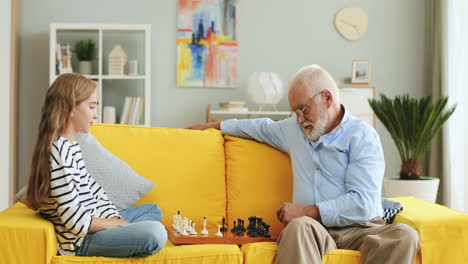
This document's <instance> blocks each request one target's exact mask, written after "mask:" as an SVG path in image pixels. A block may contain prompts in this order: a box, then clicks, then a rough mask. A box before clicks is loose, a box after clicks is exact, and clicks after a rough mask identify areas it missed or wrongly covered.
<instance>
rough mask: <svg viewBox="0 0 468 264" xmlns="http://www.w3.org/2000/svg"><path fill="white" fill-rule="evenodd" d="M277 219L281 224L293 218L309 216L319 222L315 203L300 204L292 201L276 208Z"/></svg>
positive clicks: (318, 213)
mask: <svg viewBox="0 0 468 264" xmlns="http://www.w3.org/2000/svg"><path fill="white" fill-rule="evenodd" d="M276 216H277V217H278V220H279V221H280V222H281V223H283V224H285V225H286V224H288V223H289V222H291V221H292V220H293V219H294V218H298V217H301V216H309V217H312V218H314V219H315V220H317V221H318V222H321V219H320V212H319V210H318V208H317V206H315V205H308V206H302V205H298V204H293V203H284V204H282V205H281V206H280V207H279V208H278V209H277V210H276Z"/></svg>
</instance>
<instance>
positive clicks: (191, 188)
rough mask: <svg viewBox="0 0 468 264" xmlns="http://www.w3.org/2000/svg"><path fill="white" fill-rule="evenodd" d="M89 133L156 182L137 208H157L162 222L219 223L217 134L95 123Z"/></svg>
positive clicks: (222, 203)
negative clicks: (176, 217)
mask: <svg viewBox="0 0 468 264" xmlns="http://www.w3.org/2000/svg"><path fill="white" fill-rule="evenodd" d="M91 133H92V134H93V135H94V136H95V137H96V138H97V139H98V140H99V142H101V144H102V145H103V146H104V147H105V148H107V149H108V150H109V151H110V152H112V153H113V154H114V155H116V156H117V157H119V158H120V159H122V160H123V161H125V162H126V163H127V164H128V165H129V166H130V167H132V168H133V169H134V170H135V171H136V172H137V173H138V174H140V175H142V176H144V177H145V178H147V179H149V180H151V181H152V182H154V183H156V187H154V188H153V189H152V190H151V191H149V192H148V193H147V194H146V195H145V196H144V197H143V198H142V199H141V200H140V201H139V202H138V203H137V204H142V203H148V202H153V203H157V204H158V205H159V206H160V207H161V209H162V212H163V223H164V224H165V225H166V226H167V225H172V223H173V219H172V216H173V215H175V214H176V213H177V211H178V210H180V211H181V213H182V215H183V216H186V217H189V218H190V219H192V220H194V221H197V222H198V223H197V226H200V224H199V223H201V221H202V219H203V217H204V216H206V217H207V218H208V220H209V221H215V220H216V221H218V220H219V219H221V218H222V217H223V216H224V215H225V212H226V184H225V180H224V174H225V173H224V172H225V171H224V148H223V143H224V140H223V137H222V134H221V132H220V131H217V130H205V131H195V130H186V129H173V128H152V127H135V126H125V125H109V124H96V125H94V126H93V127H92V128H91ZM122 195H125V194H122Z"/></svg>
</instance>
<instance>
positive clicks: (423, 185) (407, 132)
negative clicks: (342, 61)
mask: <svg viewBox="0 0 468 264" xmlns="http://www.w3.org/2000/svg"><path fill="white" fill-rule="evenodd" d="M447 101H448V98H447V97H442V98H440V99H439V100H437V101H435V102H432V97H431V96H425V97H422V98H421V99H419V100H418V99H414V98H410V97H409V95H403V96H397V97H395V98H394V99H389V98H388V97H386V96H385V95H383V94H381V95H380V100H376V99H369V104H370V106H371V107H372V110H373V111H374V113H375V114H376V116H377V118H378V119H379V120H380V121H381V122H382V124H383V125H384V126H385V128H387V130H388V132H389V133H390V135H391V136H392V138H393V141H394V142H395V145H396V147H397V149H398V152H399V153H400V158H401V168H400V177H399V178H398V177H397V178H384V184H383V187H384V192H385V196H386V197H397V196H415V197H418V198H420V199H424V200H428V201H431V202H435V199H436V196H437V189H438V186H439V179H438V178H435V177H422V176H421V165H420V162H421V158H422V157H423V155H424V154H425V153H426V152H427V151H428V149H429V147H430V146H431V141H432V139H434V137H435V136H437V134H438V133H439V132H440V129H441V128H442V125H443V124H444V123H445V122H446V121H447V120H448V118H449V117H450V116H451V115H452V114H453V112H454V111H455V108H456V105H455V106H452V107H450V108H449V109H447V110H445V106H446V105H447Z"/></svg>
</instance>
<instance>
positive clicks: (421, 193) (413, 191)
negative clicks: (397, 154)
mask: <svg viewBox="0 0 468 264" xmlns="http://www.w3.org/2000/svg"><path fill="white" fill-rule="evenodd" d="M438 188H439V179H438V178H434V177H421V179H420V180H400V178H398V177H392V178H384V181H383V189H384V196H385V197H387V198H390V197H401V196H414V197H416V198H419V199H423V200H426V201H429V202H433V203H434V202H435V200H436V198H437V190H438Z"/></svg>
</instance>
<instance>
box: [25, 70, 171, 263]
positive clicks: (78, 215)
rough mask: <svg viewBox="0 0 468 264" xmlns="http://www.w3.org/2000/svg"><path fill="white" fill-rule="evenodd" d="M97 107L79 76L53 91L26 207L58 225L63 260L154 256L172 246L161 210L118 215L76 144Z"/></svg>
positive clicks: (61, 80) (65, 77)
mask: <svg viewBox="0 0 468 264" xmlns="http://www.w3.org/2000/svg"><path fill="white" fill-rule="evenodd" d="M97 104H98V102H97V94H96V84H95V83H94V82H93V81H91V80H89V79H87V78H85V77H83V76H81V75H79V74H73V73H70V74H62V75H60V76H59V77H58V78H57V79H56V80H55V81H54V83H53V84H52V85H51V86H50V88H49V89H48V90H47V94H46V99H45V103H44V106H43V107H42V116H41V121H40V124H39V131H38V132H39V133H38V138H37V141H36V146H35V148H34V152H33V158H32V164H31V171H30V175H29V181H28V189H27V195H26V204H27V205H28V206H29V207H30V208H32V209H34V210H39V212H40V214H41V215H42V216H43V217H44V218H46V219H48V220H49V221H51V222H52V223H53V224H54V227H55V232H56V235H57V240H58V242H59V252H60V253H61V254H62V255H77V256H106V257H129V256H150V255H152V254H153V253H155V252H157V251H158V250H161V249H162V248H163V247H164V245H165V243H166V241H167V232H166V230H165V228H164V226H163V225H162V224H161V222H160V221H161V219H162V214H161V210H160V209H159V207H158V206H157V205H155V204H144V205H140V206H137V207H134V208H129V209H127V210H125V211H122V212H118V211H117V209H116V208H115V206H114V204H113V203H112V201H109V199H108V198H107V195H106V193H105V192H104V190H103V189H102V188H101V187H100V186H99V184H98V183H97V182H95V181H94V179H93V178H92V177H91V175H89V173H88V172H87V171H86V168H85V164H84V162H83V158H82V156H81V150H80V146H79V145H78V143H77V142H76V141H75V136H76V134H77V133H78V132H82V133H88V132H89V129H90V127H91V126H92V125H93V122H94V121H95V119H96V107H97ZM122 195H124V194H122Z"/></svg>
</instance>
